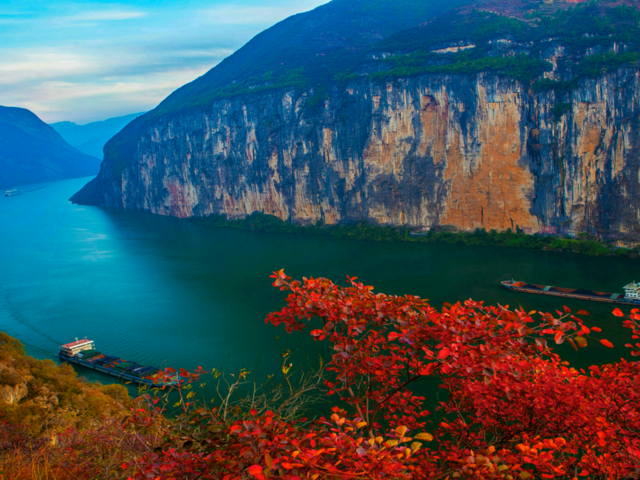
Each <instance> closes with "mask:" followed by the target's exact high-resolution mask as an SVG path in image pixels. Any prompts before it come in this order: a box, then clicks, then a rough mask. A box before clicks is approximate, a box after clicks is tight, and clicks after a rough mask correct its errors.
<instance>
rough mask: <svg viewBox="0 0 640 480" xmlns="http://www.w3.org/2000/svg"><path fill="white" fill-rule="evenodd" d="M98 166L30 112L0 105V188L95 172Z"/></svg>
mask: <svg viewBox="0 0 640 480" xmlns="http://www.w3.org/2000/svg"><path fill="white" fill-rule="evenodd" d="M99 165H100V160H98V159H97V158H95V157H91V156H89V155H85V154H84V153H81V152H79V151H78V150H76V149H75V148H73V147H72V146H71V145H69V144H68V143H67V142H65V141H64V140H63V138H62V137H61V136H60V135H59V134H58V133H57V132H56V131H55V130H54V129H53V128H51V127H50V126H49V125H47V124H46V123H44V122H43V121H42V120H40V119H39V118H38V117H37V116H36V115H35V114H34V113H33V112H30V111H29V110H25V109H22V108H14V107H0V189H3V188H7V187H11V186H13V185H25V184H30V183H38V182H47V181H52V180H61V179H63V178H74V177H84V176H89V175H95V174H96V173H97V172H98V170H99Z"/></svg>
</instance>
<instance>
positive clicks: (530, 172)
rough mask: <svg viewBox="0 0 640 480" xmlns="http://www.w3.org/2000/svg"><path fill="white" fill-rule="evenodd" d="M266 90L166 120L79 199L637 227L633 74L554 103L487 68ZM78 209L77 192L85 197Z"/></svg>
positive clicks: (315, 214)
mask: <svg viewBox="0 0 640 480" xmlns="http://www.w3.org/2000/svg"><path fill="white" fill-rule="evenodd" d="M313 95H314V92H313V91H312V90H306V91H303V92H298V93H296V92H295V91H294V90H282V91H276V92H266V93H264V94H256V95H252V96H250V97H248V96H241V97H236V98H235V99H230V100H220V101H217V102H214V103H213V105H212V108H211V109H209V110H206V111H202V110H199V111H197V112H190V113H181V114H179V115H176V116H173V117H164V118H163V119H160V120H158V121H156V122H155V123H154V124H152V125H151V126H148V127H146V129H144V130H143V131H141V132H140V134H139V137H138V141H137V153H136V154H135V156H134V159H133V162H132V163H131V164H130V165H129V166H128V167H127V168H125V169H124V171H122V173H119V174H117V175H115V176H114V175H112V174H111V169H110V166H109V163H108V161H107V162H106V163H105V164H104V165H103V168H102V172H101V174H100V176H99V177H98V179H97V180H96V181H95V182H94V183H93V184H92V185H90V186H89V188H90V190H91V197H92V198H93V199H94V200H93V201H91V202H88V203H97V204H100V205H105V206H115V207H123V208H129V209H138V210H146V211H149V212H152V213H157V214H161V215H174V216H179V217H190V216H204V215H210V214H224V215H227V216H228V217H229V218H239V217H244V216H246V215H248V214H251V213H253V212H264V213H266V214H270V215H275V216H277V217H279V218H281V219H283V220H289V221H292V222H295V223H302V224H309V223H315V222H318V221H322V222H325V223H327V224H334V223H341V222H353V221H367V222H370V223H374V224H380V225H407V226H411V227H433V226H445V225H450V226H453V227H456V228H458V229H462V230H471V229H475V228H486V229H499V230H500V229H507V228H515V227H516V226H519V227H521V228H524V229H526V231H530V232H539V231H549V228H550V227H555V228H557V229H558V233H560V232H561V231H562V229H564V230H565V231H567V230H568V231H575V232H582V231H587V232H596V231H597V232H599V233H601V234H604V235H613V236H615V235H619V234H625V235H630V236H633V237H635V236H636V235H637V234H639V233H640V229H639V228H638V221H639V218H640V217H639V216H640V213H639V211H640V195H638V193H639V184H640V143H639V127H640V125H639V113H640V74H639V73H638V72H637V71H636V70H625V69H622V70H619V71H617V72H615V73H610V74H608V75H605V76H602V77H600V78H598V79H595V80H582V81H581V82H580V85H579V87H578V88H576V89H575V90H573V92H572V93H571V94H570V97H569V98H570V100H567V97H565V98H563V102H562V103H560V102H559V101H557V100H556V98H555V94H554V93H553V92H547V93H539V94H535V93H533V92H532V91H531V90H527V89H526V88H525V87H523V86H522V85H521V84H520V83H517V82H514V81H512V80H508V79H505V78H500V77H497V76H492V75H488V74H481V75H477V76H476V75H473V76H472V75H469V76H449V75H425V76H422V77H414V78H410V79H405V80H396V81H393V82H388V83H376V82H372V81H370V80H365V79H363V80H360V81H356V82H353V83H351V84H347V85H345V86H342V87H338V86H334V87H333V88H332V89H331V90H329V91H328V92H327V95H326V96H325V98H324V100H322V101H321V102H319V104H318V102H312V101H310V99H311V98H317V95H316V96H315V97H313ZM80 200H82V199H80Z"/></svg>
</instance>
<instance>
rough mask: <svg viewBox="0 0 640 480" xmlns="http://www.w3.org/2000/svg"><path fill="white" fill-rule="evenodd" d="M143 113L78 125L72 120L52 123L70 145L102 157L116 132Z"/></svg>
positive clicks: (88, 153)
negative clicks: (106, 145)
mask: <svg viewBox="0 0 640 480" xmlns="http://www.w3.org/2000/svg"><path fill="white" fill-rule="evenodd" d="M140 115H144V112H143V113H134V114H132V115H125V116H123V117H116V118H109V119H108V120H103V121H101V122H93V123H87V124H86V125H78V124H76V123H73V122H58V123H52V124H51V126H52V127H53V129H54V130H55V131H56V132H58V133H59V134H60V135H61V136H62V138H64V139H65V140H66V141H67V142H68V143H69V144H70V145H71V146H73V147H75V148H77V149H78V150H80V151H81V152H84V153H86V154H87V155H91V156H93V157H97V158H102V157H103V149H104V145H105V144H106V143H107V142H108V141H109V139H110V138H111V137H113V136H114V135H115V134H116V133H118V132H119V131H120V130H122V129H123V128H124V127H125V126H126V125H127V124H128V123H130V122H132V121H133V120H135V119H136V118H138V117H139V116H140Z"/></svg>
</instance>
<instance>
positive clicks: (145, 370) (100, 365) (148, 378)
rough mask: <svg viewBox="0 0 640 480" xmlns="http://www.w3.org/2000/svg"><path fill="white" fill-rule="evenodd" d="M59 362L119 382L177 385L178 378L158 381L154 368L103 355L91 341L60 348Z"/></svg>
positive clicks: (85, 340) (78, 342) (79, 341)
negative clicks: (99, 373)
mask: <svg viewBox="0 0 640 480" xmlns="http://www.w3.org/2000/svg"><path fill="white" fill-rule="evenodd" d="M59 356H60V360H62V361H64V362H69V363H75V364H76V365H81V366H83V367H86V368H90V369H91V370H95V371H96V372H101V373H106V374H107V375H111V376H112V377H117V378H119V379H120V380H124V381H129V382H135V383H139V384H141V385H146V386H149V387H156V388H162V387H171V386H173V385H176V384H177V380H178V379H179V377H178V376H176V378H174V379H173V380H171V381H165V380H160V379H158V374H160V373H161V370H160V369H158V368H155V367H148V366H145V365H140V364H138V363H135V362H129V361H127V360H123V359H122V358H118V357H113V356H111V355H105V354H104V353H101V352H98V351H97V350H96V349H95V344H94V342H93V340H87V339H86V338H84V339H82V340H78V339H77V338H76V341H75V342H71V343H67V344H64V345H62V346H61V347H60V354H59Z"/></svg>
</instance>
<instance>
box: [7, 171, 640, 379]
mask: <svg viewBox="0 0 640 480" xmlns="http://www.w3.org/2000/svg"><path fill="white" fill-rule="evenodd" d="M88 180H89V179H87V178H85V179H74V180H66V181H60V182H55V183H48V184H42V185H34V186H28V187H24V189H23V190H24V191H25V193H24V194H23V195H21V196H17V197H10V198H4V197H0V330H1V331H4V332H6V333H8V334H9V335H11V336H13V337H16V338H18V339H19V340H20V341H22V342H23V343H24V344H25V345H26V346H27V351H28V353H29V354H30V355H33V356H35V357H37V358H52V359H54V358H57V357H56V354H57V351H58V347H59V345H60V344H61V343H66V342H68V341H71V340H73V339H74V338H75V337H83V336H87V337H88V338H91V339H93V340H95V341H96V346H97V348H98V349H99V350H101V351H103V352H106V353H108V354H111V355H118V356H121V357H123V358H126V359H130V360H135V361H137V362H139V363H143V364H148V365H154V366H159V367H160V366H162V367H164V366H172V367H183V368H187V369H193V368H195V367H197V366H202V367H203V368H205V369H210V368H212V367H216V368H218V369H222V370H225V371H227V372H234V371H237V370H238V369H239V368H241V367H244V368H248V369H250V370H253V369H254V368H255V366H256V364H257V363H258V362H260V370H261V371H263V372H266V373H270V372H273V371H274V369H275V370H276V371H277V370H279V369H280V365H281V356H280V351H281V350H280V348H293V347H295V345H296V344H298V345H299V346H302V348H301V350H302V351H303V354H304V355H309V357H314V356H315V352H314V349H313V348H312V347H313V343H312V342H310V341H309V339H308V334H307V333H304V332H303V333H302V334H301V335H293V336H289V335H286V334H285V332H284V330H283V329H274V328H272V327H271V326H270V325H265V322H264V319H265V317H266V315H267V314H268V313H269V312H271V311H275V310H277V309H279V308H281V307H282V306H283V305H284V303H283V300H284V298H285V294H284V293H282V292H280V291H278V290H277V289H275V288H274V287H272V286H271V280H270V279H269V275H270V274H271V272H273V271H274V270H279V269H281V268H284V269H285V271H286V272H287V273H288V274H289V275H291V276H293V277H302V276H314V277H317V276H324V277H328V278H331V279H332V280H334V281H336V282H340V283H344V281H345V279H346V276H347V275H351V276H357V277H358V278H359V279H360V280H361V281H363V282H364V283H366V284H369V285H374V286H375V287H376V291H379V292H384V293H388V294H398V295H402V294H412V295H420V296H423V297H426V298H429V299H430V300H431V303H432V304H433V305H434V306H436V307H440V306H441V305H442V303H443V302H450V303H454V302H456V301H459V300H465V299H468V298H474V299H477V300H484V301H485V302H486V303H487V304H497V303H500V304H503V305H504V304H508V305H510V306H511V307H517V306H519V305H522V306H523V307H524V308H525V309H526V310H542V311H554V310H556V309H561V307H562V305H563V304H566V305H567V306H569V307H570V308H571V309H573V310H574V311H577V310H580V309H585V310H588V311H589V312H591V315H590V316H589V317H588V320H587V324H588V325H594V324H597V325H599V326H600V327H601V328H603V333H602V334H601V335H602V336H604V337H605V338H608V339H609V340H611V341H612V342H613V343H614V344H615V345H616V347H618V348H616V349H615V350H611V349H606V348H604V347H602V346H601V345H599V344H597V342H593V341H592V342H590V343H589V348H588V349H587V350H581V352H580V353H578V354H576V353H573V351H572V350H571V349H570V347H568V346H567V345H566V344H565V345H562V346H561V347H562V350H561V353H562V355H563V356H566V358H567V359H568V360H570V361H572V362H573V363H574V364H575V365H576V366H581V367H584V366H587V365H590V364H592V363H605V362H610V361H615V360H618V359H619V358H620V356H621V355H623V354H625V357H626V356H627V355H626V352H625V350H626V349H624V347H623V345H624V344H625V343H628V341H629V339H630V336H629V335H628V331H627V330H626V329H623V328H622V327H621V322H620V320H619V319H617V318H616V317H614V316H613V315H612V314H611V311H612V310H613V308H614V305H610V304H600V303H595V302H583V301H572V300H568V299H556V298H553V297H543V296H537V295H527V294H518V293H514V292H509V291H507V290H505V289H502V288H501V287H500V281H501V280H505V279H510V278H515V279H520V280H526V281H529V282H534V283H544V284H549V285H557V286H565V287H580V288H589V289H594V290H601V291H611V292H621V291H622V286H623V285H626V283H628V282H629V281H631V280H634V279H636V280H638V279H640V272H638V267H639V266H640V261H635V260H629V259H618V258H614V257H588V256H580V255H574V254H562V253H556V252H544V251H532V250H519V249H500V248H489V247H468V246H452V245H420V244H410V243H376V242H362V241H344V240H336V239H330V238H323V237H312V236H302V235H283V234H273V233H260V232H245V231H237V230H230V229H211V228H206V227H201V226H198V225H194V224H192V223H190V222H188V221H185V220H179V219H174V218H167V217H161V216H154V215H149V214H146V213H140V212H128V211H121V210H116V209H102V208H96V207H85V206H77V205H72V204H71V203H70V202H68V200H67V199H68V198H69V197H70V196H71V195H72V194H73V193H75V192H76V191H78V190H79V189H80V188H81V187H82V186H83V185H84V184H85V183H87V181H88ZM28 190H29V191H28ZM623 310H625V311H627V312H628V310H629V308H623ZM276 337H279V340H278V341H276ZM627 358H629V357H627ZM78 371H79V372H81V373H82V374H83V375H85V376H87V377H88V378H90V379H91V380H98V381H102V382H105V383H107V382H112V381H113V380H112V379H111V378H110V377H107V376H103V375H101V374H97V373H94V372H89V371H86V370H84V369H81V368H79V369H78Z"/></svg>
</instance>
